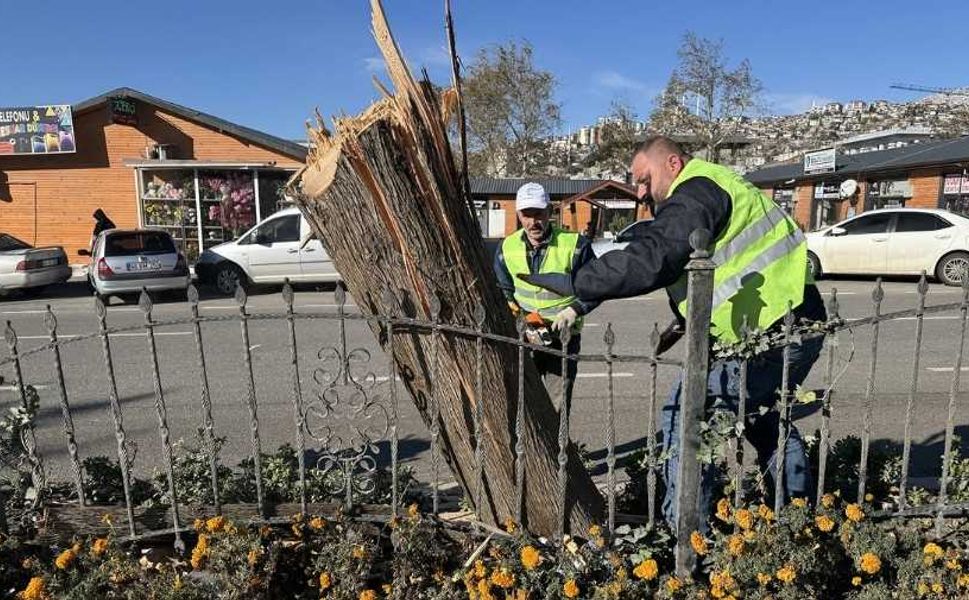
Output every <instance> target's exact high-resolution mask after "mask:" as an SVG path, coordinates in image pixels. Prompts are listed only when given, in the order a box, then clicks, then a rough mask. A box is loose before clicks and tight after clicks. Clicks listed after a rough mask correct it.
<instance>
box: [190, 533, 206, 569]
mask: <svg viewBox="0 0 969 600" xmlns="http://www.w3.org/2000/svg"><path fill="white" fill-rule="evenodd" d="M208 554H209V538H208V536H207V535H205V534H204V533H202V534H199V541H198V543H196V544H195V548H193V549H192V559H191V561H189V562H190V563H191V564H192V568H193V569H195V570H196V571H197V570H199V569H200V568H201V567H202V561H203V560H205V557H206V556H208Z"/></svg>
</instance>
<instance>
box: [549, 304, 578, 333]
mask: <svg viewBox="0 0 969 600" xmlns="http://www.w3.org/2000/svg"><path fill="white" fill-rule="evenodd" d="M578 318H579V315H578V313H576V312H575V309H573V308H572V307H571V306H569V307H566V308H565V309H564V310H562V311H561V312H559V314H557V315H555V320H554V321H552V331H562V330H563V329H572V326H573V325H575V320H576V319H578Z"/></svg>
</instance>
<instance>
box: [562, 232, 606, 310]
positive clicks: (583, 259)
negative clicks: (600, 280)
mask: <svg viewBox="0 0 969 600" xmlns="http://www.w3.org/2000/svg"><path fill="white" fill-rule="evenodd" d="M595 257H596V255H595V252H593V251H592V242H591V240H589V238H587V237H585V236H580V237H579V243H578V245H577V246H576V247H575V257H574V258H573V260H572V272H573V273H576V272H578V270H579V269H580V268H582V267H583V266H585V265H586V264H587V263H589V261H592V260H595ZM600 304H602V302H601V301H599V300H583V299H581V298H576V300H575V302H573V303H572V304H570V305H569V306H571V307H572V309H573V310H574V311H575V312H576V313H578V314H579V315H587V314H589V313H590V312H592V311H593V310H595V309H596V307H598V306H599V305H600Z"/></svg>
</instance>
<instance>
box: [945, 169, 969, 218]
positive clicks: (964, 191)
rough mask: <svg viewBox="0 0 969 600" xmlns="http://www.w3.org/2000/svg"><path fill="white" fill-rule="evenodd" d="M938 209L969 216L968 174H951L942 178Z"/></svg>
mask: <svg viewBox="0 0 969 600" xmlns="http://www.w3.org/2000/svg"><path fill="white" fill-rule="evenodd" d="M939 208H944V209H946V210H949V211H952V212H954V213H958V214H960V215H963V216H969V174H966V173H952V174H949V175H945V176H944V177H943V179H942V197H941V198H940V199H939Z"/></svg>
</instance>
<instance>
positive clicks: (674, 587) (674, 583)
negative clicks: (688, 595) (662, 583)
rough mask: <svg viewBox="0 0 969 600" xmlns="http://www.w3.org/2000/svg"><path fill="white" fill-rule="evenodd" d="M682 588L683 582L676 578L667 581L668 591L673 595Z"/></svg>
mask: <svg viewBox="0 0 969 600" xmlns="http://www.w3.org/2000/svg"><path fill="white" fill-rule="evenodd" d="M681 587H683V582H682V581H680V580H679V579H677V578H676V577H670V578H669V579H667V580H666V590H667V591H668V592H669V593H671V594H675V593H676V592H678V591H679V590H680V588H681Z"/></svg>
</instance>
